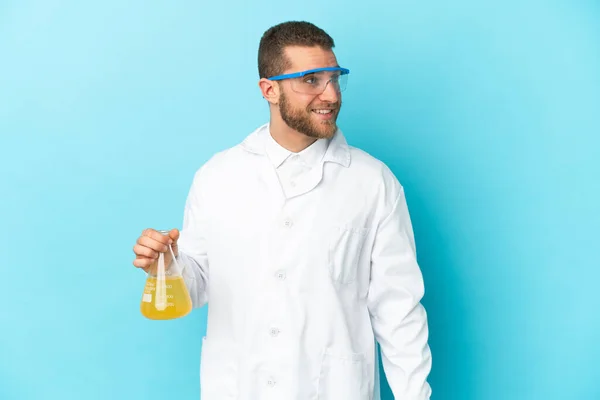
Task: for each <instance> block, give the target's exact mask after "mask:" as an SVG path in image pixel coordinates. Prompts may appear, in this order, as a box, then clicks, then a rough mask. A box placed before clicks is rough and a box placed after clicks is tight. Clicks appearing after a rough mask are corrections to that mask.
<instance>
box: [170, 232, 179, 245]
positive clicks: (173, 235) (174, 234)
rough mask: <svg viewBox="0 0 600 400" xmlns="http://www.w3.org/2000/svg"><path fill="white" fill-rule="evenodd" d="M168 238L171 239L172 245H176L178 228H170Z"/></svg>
mask: <svg viewBox="0 0 600 400" xmlns="http://www.w3.org/2000/svg"><path fill="white" fill-rule="evenodd" d="M169 238H170V239H171V240H172V241H173V246H177V241H178V240H179V230H178V229H171V230H170V231H169Z"/></svg>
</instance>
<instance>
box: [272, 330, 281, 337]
mask: <svg viewBox="0 0 600 400" xmlns="http://www.w3.org/2000/svg"><path fill="white" fill-rule="evenodd" d="M279 332H280V331H279V329H277V328H271V331H270V333H271V336H273V337H276V336H277V335H279Z"/></svg>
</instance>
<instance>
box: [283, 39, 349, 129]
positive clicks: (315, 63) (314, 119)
mask: <svg viewBox="0 0 600 400" xmlns="http://www.w3.org/2000/svg"><path fill="white" fill-rule="evenodd" d="M286 56H287V57H288V59H289V61H290V62H291V68H289V70H287V71H285V72H284V73H290V72H299V71H306V70H309V69H314V68H321V67H336V66H337V60H336V58H335V55H334V54H333V52H332V51H331V50H323V49H322V48H320V47H288V48H287V49H286ZM279 87H280V89H281V93H280V97H279V113H280V114H281V118H282V119H283V121H284V122H285V123H286V124H287V125H288V126H289V127H290V128H292V129H294V130H296V131H298V132H300V133H303V134H305V135H306V136H309V137H312V138H317V139H320V138H326V139H329V138H331V137H333V135H334V134H335V132H336V130H337V124H336V121H337V117H338V115H339V112H340V109H341V106H342V97H341V94H340V93H339V92H338V91H337V90H336V87H335V85H333V84H332V83H331V82H330V83H328V84H327V86H326V88H325V91H324V92H323V93H321V94H317V95H314V94H304V93H298V92H296V91H294V90H292V85H291V83H290V82H289V81H286V80H284V81H281V82H279Z"/></svg>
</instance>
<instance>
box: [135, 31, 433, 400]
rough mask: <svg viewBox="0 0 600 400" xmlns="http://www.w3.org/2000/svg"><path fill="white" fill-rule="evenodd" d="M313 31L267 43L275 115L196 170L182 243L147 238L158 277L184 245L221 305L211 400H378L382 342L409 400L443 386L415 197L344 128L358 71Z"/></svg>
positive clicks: (267, 81)
mask: <svg viewBox="0 0 600 400" xmlns="http://www.w3.org/2000/svg"><path fill="white" fill-rule="evenodd" d="M333 47H334V41H333V40H332V38H331V37H330V36H329V35H328V34H327V33H325V32H324V31H323V30H321V29H320V28H318V27H316V26H314V25H312V24H310V23H306V22H287V23H282V24H280V25H277V26H274V27H272V28H270V29H269V30H267V31H266V32H265V34H264V35H263V37H262V39H261V42H260V46H259V54H258V66H259V74H260V80H259V87H260V90H261V93H262V96H263V97H264V98H265V99H266V101H267V102H268V103H269V107H270V122H269V123H268V124H265V125H263V126H261V127H259V128H258V129H257V130H255V131H254V132H252V133H251V134H250V135H249V136H248V137H246V139H245V140H244V141H243V142H242V143H240V144H239V145H237V146H234V147H232V148H230V149H227V150H225V151H222V152H220V153H218V154H216V155H215V156H214V157H212V158H211V159H210V160H209V161H208V162H207V163H205V164H204V165H203V166H202V167H201V168H200V169H199V170H198V172H197V173H196V175H195V177H194V180H193V183H192V187H191V189H190V192H189V196H188V199H187V203H186V207H185V213H184V224H183V229H182V230H181V234H180V233H179V231H178V230H176V229H173V230H172V231H170V233H169V235H162V234H160V233H159V232H157V231H155V230H153V229H147V230H145V231H144V232H143V234H142V236H140V238H139V239H138V241H137V244H136V245H135V247H134V252H135V254H136V259H135V261H134V265H135V266H136V267H140V268H144V269H147V268H149V266H150V265H152V264H153V263H155V262H156V258H157V256H158V252H166V250H167V248H166V247H165V245H166V244H167V243H168V242H172V243H173V246H174V250H175V252H176V255H177V257H180V258H181V259H182V261H183V262H184V263H185V264H187V266H188V267H187V268H186V272H185V274H184V275H185V276H184V278H185V281H186V285H187V287H188V289H189V291H190V295H191V297H192V300H193V305H194V307H201V306H203V305H205V304H208V305H209V308H208V323H207V334H206V337H205V338H204V340H203V345H202V358H201V373H200V375H201V398H202V400H224V399H244V400H264V399H276V400H309V399H310V400H313V399H318V400H373V399H379V387H378V365H379V364H378V358H377V352H376V343H377V342H378V343H379V345H380V347H381V351H382V356H383V366H384V371H385V374H386V377H387V379H388V382H389V384H390V386H391V388H392V391H393V393H394V396H395V398H396V399H398V400H425V399H429V398H430V392H431V389H430V387H429V385H428V383H427V377H428V374H429V372H430V368H431V355H430V350H429V346H428V344H427V341H428V328H427V317H426V313H425V310H424V308H423V307H422V305H421V303H420V301H421V298H422V296H423V294H424V285H423V279H422V275H421V271H420V269H419V266H418V265H417V261H416V255H415V244H414V239H413V231H412V227H411V222H410V218H409V213H408V210H407V205H406V201H405V197H404V192H403V188H402V186H401V185H400V183H399V182H398V180H397V179H396V178H395V176H394V175H393V173H392V172H391V171H390V170H389V169H388V168H387V167H386V166H385V165H384V164H383V163H382V162H381V161H379V160H377V159H375V158H373V157H371V156H370V155H368V154H366V153H365V152H363V151H361V150H359V149H356V148H353V147H350V146H349V145H348V144H347V143H346V141H345V139H344V136H343V134H342V132H341V130H340V129H339V128H338V127H337V125H336V120H337V117H338V114H339V112H340V107H341V104H342V99H341V92H342V91H343V89H344V88H345V85H346V79H347V77H348V73H349V71H348V70H346V69H344V68H341V67H340V66H339V65H338V62H337V60H336V57H335V55H334V53H333V50H332V49H333Z"/></svg>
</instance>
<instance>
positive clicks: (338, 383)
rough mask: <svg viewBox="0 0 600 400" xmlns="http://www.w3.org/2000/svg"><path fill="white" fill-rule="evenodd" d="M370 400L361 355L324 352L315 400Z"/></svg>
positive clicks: (364, 365)
mask: <svg viewBox="0 0 600 400" xmlns="http://www.w3.org/2000/svg"><path fill="white" fill-rule="evenodd" d="M342 399H343V400H371V396H370V393H369V382H368V380H367V371H366V362H365V357H364V355H363V354H358V353H340V352H337V351H332V350H331V349H327V350H325V352H324V353H323V360H322V362H321V374H320V376H319V387H318V390H317V400H342Z"/></svg>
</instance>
